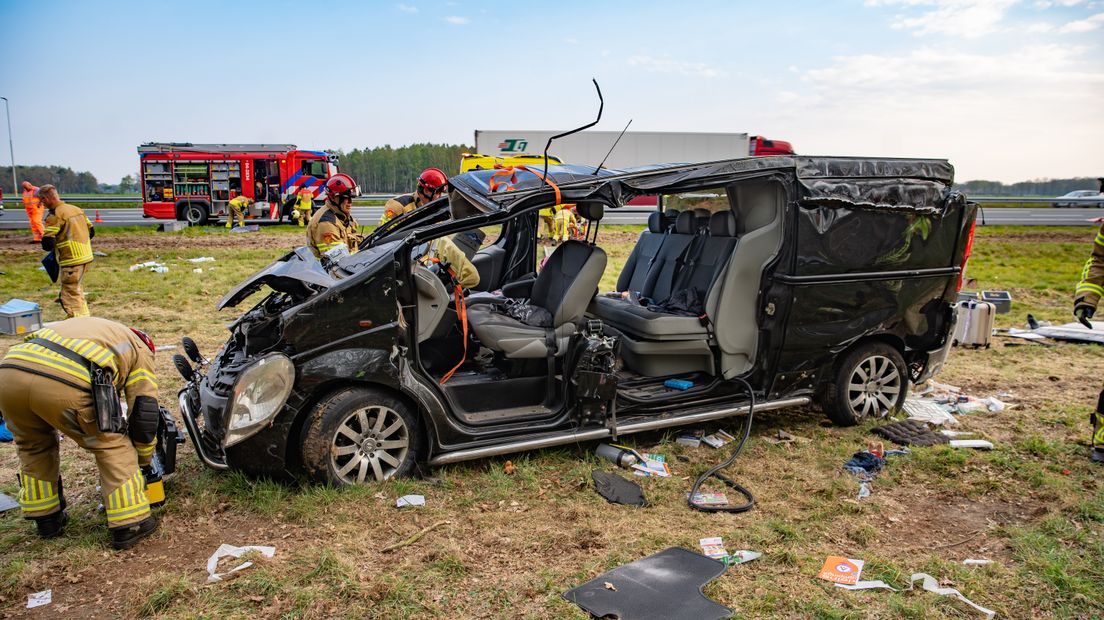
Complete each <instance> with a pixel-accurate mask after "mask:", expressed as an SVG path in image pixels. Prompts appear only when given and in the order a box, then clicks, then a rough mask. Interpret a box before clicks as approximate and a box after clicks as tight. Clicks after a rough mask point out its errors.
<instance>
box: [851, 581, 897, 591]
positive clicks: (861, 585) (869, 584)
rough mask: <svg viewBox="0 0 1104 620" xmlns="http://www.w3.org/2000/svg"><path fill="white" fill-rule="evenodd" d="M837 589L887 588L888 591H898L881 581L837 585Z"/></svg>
mask: <svg viewBox="0 0 1104 620" xmlns="http://www.w3.org/2000/svg"><path fill="white" fill-rule="evenodd" d="M836 587H837V588H843V589H844V590H873V589H874V588H885V589H886V590H893V591H894V592H896V591H897V588H894V587H893V586H891V585H889V584H888V583H886V582H884V581H882V580H881V579H873V580H870V581H856V582H855V583H851V584H848V583H837V584H836Z"/></svg>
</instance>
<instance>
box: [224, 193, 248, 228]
mask: <svg viewBox="0 0 1104 620" xmlns="http://www.w3.org/2000/svg"><path fill="white" fill-rule="evenodd" d="M227 206H228V207H229V208H230V214H229V215H227V216H226V227H227V228H233V226H234V220H235V219H237V220H238V221H239V222H241V224H238V226H245V214H246V212H247V211H249V207H251V206H253V199H252V198H248V197H246V196H238V197H236V198H234V199H232V200H231V201H230V202H229V203H227Z"/></svg>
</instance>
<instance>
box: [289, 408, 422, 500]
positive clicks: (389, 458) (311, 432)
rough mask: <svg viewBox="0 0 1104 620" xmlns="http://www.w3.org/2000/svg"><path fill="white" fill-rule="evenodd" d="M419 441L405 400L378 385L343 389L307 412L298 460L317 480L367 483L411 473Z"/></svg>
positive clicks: (339, 483)
mask: <svg viewBox="0 0 1104 620" xmlns="http://www.w3.org/2000/svg"><path fill="white" fill-rule="evenodd" d="M424 444H425V442H424V437H423V433H422V430H421V425H420V424H419V423H418V420H417V418H416V417H415V416H414V414H413V413H412V412H411V411H410V407H409V406H408V405H407V404H406V403H405V402H403V401H402V400H400V399H398V398H395V397H394V396H392V395H390V394H388V393H387V392H385V391H383V390H377V389H371V388H362V387H354V388H345V389H343V390H339V391H338V392H335V393H334V394H333V395H331V396H330V397H328V398H326V399H324V400H322V402H320V403H319V404H318V405H317V406H315V408H314V410H313V411H312V412H311V413H310V418H309V419H308V420H307V426H306V428H305V429H304V434H303V446H302V450H303V452H302V455H303V464H304V465H305V466H306V468H307V471H308V472H309V473H310V475H311V477H312V478H314V479H315V480H316V481H318V482H323V483H330V484H333V485H334V486H345V485H353V484H370V483H373V482H381V481H383V480H389V479H391V478H401V477H404V476H409V475H411V474H412V473H414V469H415V463H416V461H417V459H418V458H420V456H421V453H422V450H423V448H422V447H423V446H424Z"/></svg>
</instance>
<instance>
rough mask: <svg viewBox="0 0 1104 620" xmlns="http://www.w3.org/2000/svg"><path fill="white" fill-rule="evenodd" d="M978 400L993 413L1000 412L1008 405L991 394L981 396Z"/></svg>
mask: <svg viewBox="0 0 1104 620" xmlns="http://www.w3.org/2000/svg"><path fill="white" fill-rule="evenodd" d="M978 402H980V403H982V404H984V405H985V407H986V408H987V409H989V411H991V412H993V413H1000V412H1002V411H1004V410H1005V409H1006V408H1007V407H1008V405H1005V404H1004V403H1003V402H1001V401H999V400H997V399H996V398H993V397H992V396H990V397H989V398H983V399H981V400H980V401H978Z"/></svg>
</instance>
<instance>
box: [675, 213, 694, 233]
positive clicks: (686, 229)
mask: <svg viewBox="0 0 1104 620" xmlns="http://www.w3.org/2000/svg"><path fill="white" fill-rule="evenodd" d="M697 229H698V226H697V219H696V218H695V217H694V214H693V213H691V212H690V211H683V212H682V213H679V214H678V217H677V218H675V232H676V233H678V234H680V235H692V234H694V232H695V231H697Z"/></svg>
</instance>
